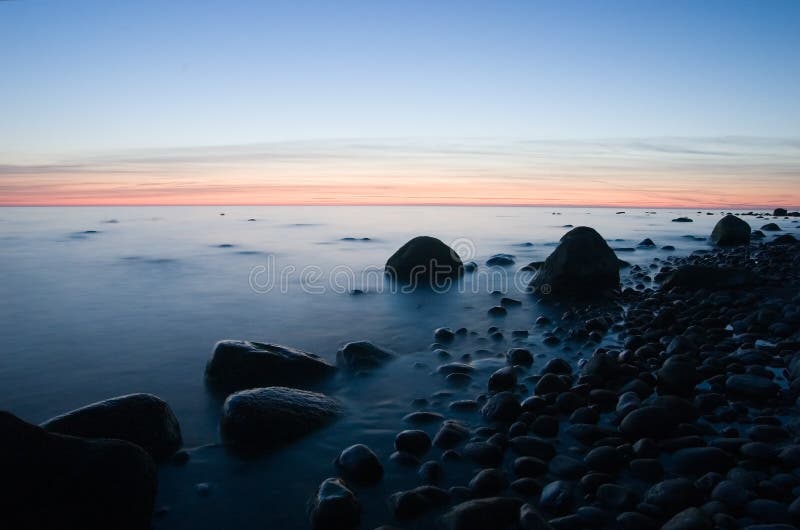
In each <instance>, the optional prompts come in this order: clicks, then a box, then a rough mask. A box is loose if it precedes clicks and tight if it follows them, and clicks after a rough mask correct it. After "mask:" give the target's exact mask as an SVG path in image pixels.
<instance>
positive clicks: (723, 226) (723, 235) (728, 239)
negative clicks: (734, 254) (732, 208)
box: [711, 214, 750, 247]
mask: <svg viewBox="0 0 800 530" xmlns="http://www.w3.org/2000/svg"><path fill="white" fill-rule="evenodd" d="M711 242H712V243H714V244H715V245H719V246H721V247H727V246H737V245H749V244H750V225H749V224H747V221H743V220H742V219H739V218H738V217H736V216H735V215H731V214H728V215H726V216H725V217H723V218H722V219H720V220H719V221H718V222H717V224H716V225H715V226H714V230H713V231H712V232H711Z"/></svg>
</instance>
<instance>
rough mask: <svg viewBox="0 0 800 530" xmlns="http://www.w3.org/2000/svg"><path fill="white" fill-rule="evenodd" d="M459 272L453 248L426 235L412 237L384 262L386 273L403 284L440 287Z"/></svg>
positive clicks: (462, 268) (461, 267)
mask: <svg viewBox="0 0 800 530" xmlns="http://www.w3.org/2000/svg"><path fill="white" fill-rule="evenodd" d="M463 272H464V264H463V263H462V262H461V258H460V257H458V254H457V253H456V251H455V250H453V249H452V248H450V247H448V246H447V245H445V244H444V243H442V242H441V241H440V240H438V239H436V238H435V237H429V236H418V237H415V238H414V239H412V240H410V241H409V242H408V243H406V244H405V245H403V246H402V247H400V249H398V251H397V252H395V253H394V254H392V256H391V257H390V258H389V259H388V260H387V261H386V274H388V275H389V276H390V277H391V278H393V279H395V280H397V281H400V282H403V283H413V284H421V285H440V286H441V285H444V284H445V283H446V282H447V280H448V279H451V278H456V277H458V276H460V275H461V274H462V273H463Z"/></svg>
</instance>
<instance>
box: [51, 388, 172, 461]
mask: <svg viewBox="0 0 800 530" xmlns="http://www.w3.org/2000/svg"><path fill="white" fill-rule="evenodd" d="M42 428H44V429H45V430H47V431H50V432H54V433H59V434H68V435H70V436H80V437H82V438H113V439H118V440H125V441H127V442H131V443H134V444H136V445H138V446H139V447H141V448H142V449H144V450H145V451H147V452H148V453H150V455H151V456H152V457H153V458H155V459H156V460H164V459H166V458H167V457H169V456H171V455H172V454H173V453H175V451H177V450H178V449H180V447H181V445H182V444H183V439H182V438H181V428H180V425H179V424H178V419H177V418H176V417H175V414H174V413H173V412H172V409H171V408H170V407H169V405H168V404H167V403H166V402H164V401H163V400H161V399H159V398H157V397H156V396H153V395H151V394H130V395H127V396H120V397H115V398H111V399H107V400H105V401H100V402H98V403H93V404H91V405H86V406H85V407H82V408H79V409H77V410H73V411H71V412H67V413H65V414H62V415H61V416H56V417H55V418H52V419H49V420H47V421H46V422H44V423H43V424H42Z"/></svg>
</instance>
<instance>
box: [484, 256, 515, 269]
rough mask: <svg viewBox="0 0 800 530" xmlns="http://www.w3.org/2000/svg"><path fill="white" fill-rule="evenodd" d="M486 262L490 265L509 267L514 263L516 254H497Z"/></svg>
mask: <svg viewBox="0 0 800 530" xmlns="http://www.w3.org/2000/svg"><path fill="white" fill-rule="evenodd" d="M486 264H487V265H489V266H490V267H508V266H509V265H513V264H514V256H512V255H511V254H495V255H494V256H492V257H491V258H489V259H488V260H486Z"/></svg>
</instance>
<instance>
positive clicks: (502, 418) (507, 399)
mask: <svg viewBox="0 0 800 530" xmlns="http://www.w3.org/2000/svg"><path fill="white" fill-rule="evenodd" d="M521 412H522V408H521V407H520V403H519V398H518V397H517V396H515V395H514V394H512V393H511V392H500V393H498V394H495V395H493V396H492V397H490V398H489V399H488V401H487V402H486V404H485V405H484V406H483V408H482V409H481V414H483V417H484V418H486V419H487V420H489V421H499V422H509V423H511V422H513V421H514V420H516V419H517V418H518V417H519V415H520V413H521Z"/></svg>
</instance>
